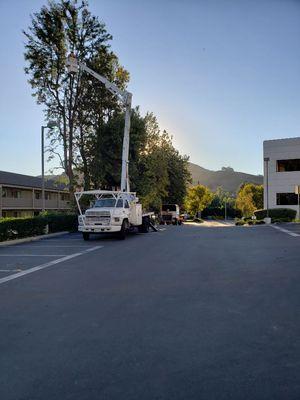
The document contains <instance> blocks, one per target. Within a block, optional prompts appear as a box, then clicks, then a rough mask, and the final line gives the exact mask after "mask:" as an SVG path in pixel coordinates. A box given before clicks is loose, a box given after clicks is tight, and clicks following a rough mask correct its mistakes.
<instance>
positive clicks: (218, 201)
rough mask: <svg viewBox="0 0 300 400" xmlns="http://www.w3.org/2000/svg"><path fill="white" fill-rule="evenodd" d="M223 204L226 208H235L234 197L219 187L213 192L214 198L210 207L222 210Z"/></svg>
mask: <svg viewBox="0 0 300 400" xmlns="http://www.w3.org/2000/svg"><path fill="white" fill-rule="evenodd" d="M225 203H226V206H227V208H232V209H233V208H235V203H236V199H235V196H234V194H232V193H229V192H227V191H226V190H224V189H223V188H222V187H221V186H219V187H218V188H217V190H216V191H215V192H214V197H213V200H212V202H211V204H210V206H211V207H215V208H224V207H225Z"/></svg>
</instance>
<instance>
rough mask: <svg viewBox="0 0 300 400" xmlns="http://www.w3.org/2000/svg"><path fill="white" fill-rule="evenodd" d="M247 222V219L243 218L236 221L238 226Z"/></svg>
mask: <svg viewBox="0 0 300 400" xmlns="http://www.w3.org/2000/svg"><path fill="white" fill-rule="evenodd" d="M245 224H246V221H243V220H242V219H240V220H239V221H236V223H235V225H236V226H243V225H245Z"/></svg>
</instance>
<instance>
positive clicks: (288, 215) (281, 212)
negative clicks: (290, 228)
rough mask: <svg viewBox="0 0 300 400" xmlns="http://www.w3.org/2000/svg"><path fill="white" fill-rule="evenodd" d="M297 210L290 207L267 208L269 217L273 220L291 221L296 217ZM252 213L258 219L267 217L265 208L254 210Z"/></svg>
mask: <svg viewBox="0 0 300 400" xmlns="http://www.w3.org/2000/svg"><path fill="white" fill-rule="evenodd" d="M296 214H297V211H296V210H291V209H290V208H271V209H270V210H269V217H270V218H271V219H272V222H274V220H282V219H283V220H284V222H290V221H293V220H294V219H295V218H296ZM254 215H255V216H256V218H257V219H258V220H261V219H264V218H266V217H267V210H256V211H254Z"/></svg>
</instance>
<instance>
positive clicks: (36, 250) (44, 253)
mask: <svg viewBox="0 0 300 400" xmlns="http://www.w3.org/2000/svg"><path fill="white" fill-rule="evenodd" d="M101 248H103V245H102V244H99V243H96V244H95V242H94V241H89V242H85V241H83V240H82V237H81V235H79V234H66V235H63V236H59V237H55V238H51V239H43V240H40V241H33V242H29V243H22V244H18V245H14V246H1V247H0V284H1V282H2V283H4V282H6V281H8V280H12V279H17V278H19V277H21V276H23V275H26V274H30V273H33V272H35V271H37V270H38V269H44V268H49V267H50V266H53V265H56V264H60V263H63V262H65V261H67V260H70V259H73V258H75V257H79V256H82V255H84V254H86V253H88V252H90V251H98V250H100V249H101Z"/></svg>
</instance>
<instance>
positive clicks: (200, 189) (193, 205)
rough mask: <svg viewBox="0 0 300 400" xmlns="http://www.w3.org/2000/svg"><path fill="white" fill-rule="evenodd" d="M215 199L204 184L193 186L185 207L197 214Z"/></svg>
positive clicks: (188, 192)
mask: <svg viewBox="0 0 300 400" xmlns="http://www.w3.org/2000/svg"><path fill="white" fill-rule="evenodd" d="M212 199H213V193H212V192H211V191H210V190H209V188H208V187H206V186H204V185H197V186H192V187H190V188H189V189H188V191H187V196H186V198H185V208H186V210H187V212H188V213H189V214H191V215H193V216H196V215H197V213H198V212H200V213H201V211H203V210H204V208H206V207H208V206H209V205H210V203H211V202H212Z"/></svg>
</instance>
